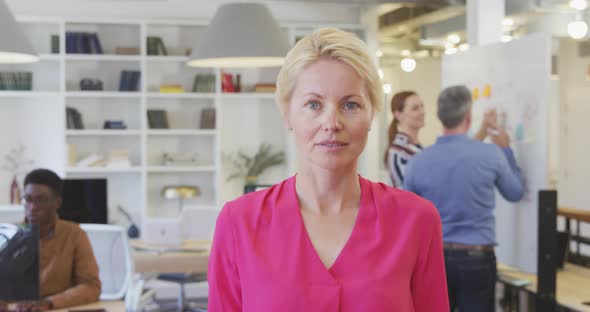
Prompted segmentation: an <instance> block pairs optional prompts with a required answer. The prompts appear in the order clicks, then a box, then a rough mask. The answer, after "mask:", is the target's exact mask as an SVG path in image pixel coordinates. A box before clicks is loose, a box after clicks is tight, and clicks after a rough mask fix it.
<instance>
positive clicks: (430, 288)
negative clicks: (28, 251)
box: [208, 176, 449, 312]
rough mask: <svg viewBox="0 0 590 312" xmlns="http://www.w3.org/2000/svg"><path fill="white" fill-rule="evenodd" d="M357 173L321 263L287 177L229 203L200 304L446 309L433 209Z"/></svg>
mask: <svg viewBox="0 0 590 312" xmlns="http://www.w3.org/2000/svg"><path fill="white" fill-rule="evenodd" d="M359 181H360V185H361V201H360V207H359V211H358V216H357V219H356V223H355V225H354V228H353V230H352V233H351V234H350V237H349V239H348V241H347V242H346V244H345V246H344V248H343V249H342V251H341V253H340V254H339V255H338V257H337V258H336V261H335V262H334V264H333V265H332V266H331V267H330V268H329V269H327V268H326V267H325V266H324V264H323V263H322V261H321V260H320V257H319V256H318V254H317V252H316V250H315V248H314V246H313V244H312V243H311V240H310V238H309V236H308V235H307V231H306V229H305V225H304V223H303V219H302V216H301V211H300V208H299V201H298V200H297V194H296V192H295V176H294V177H291V178H289V179H287V180H285V181H283V182H281V183H279V184H277V185H275V186H273V187H271V188H269V189H266V190H262V191H259V192H255V193H250V194H247V195H244V196H242V197H240V198H238V199H236V200H234V201H231V202H228V203H227V204H226V205H225V207H224V208H223V210H222V211H221V213H220V215H219V218H218V220H217V225H216V228H215V237H214V240H213V247H212V250H211V256H210V259H209V273H208V274H209V276H208V278H209V305H208V309H209V311H211V312H217V311H223V312H227V311H253V312H265V311H449V303H448V297H447V284H446V276H445V267H444V257H443V249H442V237H441V236H442V233H441V222H440V217H439V215H438V211H437V210H436V209H435V208H434V206H433V205H432V204H431V203H430V202H428V201H426V200H424V199H422V198H420V197H418V196H416V195H414V194H412V193H409V192H405V191H402V190H398V189H395V188H392V187H389V186H387V185H385V184H382V183H374V182H371V181H369V180H366V179H364V178H362V177H359Z"/></svg>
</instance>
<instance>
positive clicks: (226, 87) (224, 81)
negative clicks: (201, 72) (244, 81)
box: [221, 73, 235, 93]
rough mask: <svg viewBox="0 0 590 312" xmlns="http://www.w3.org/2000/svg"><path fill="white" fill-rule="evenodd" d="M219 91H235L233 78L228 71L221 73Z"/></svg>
mask: <svg viewBox="0 0 590 312" xmlns="http://www.w3.org/2000/svg"><path fill="white" fill-rule="evenodd" d="M221 92H224V93H233V92H235V87H234V78H233V76H232V74H230V73H222V74H221Z"/></svg>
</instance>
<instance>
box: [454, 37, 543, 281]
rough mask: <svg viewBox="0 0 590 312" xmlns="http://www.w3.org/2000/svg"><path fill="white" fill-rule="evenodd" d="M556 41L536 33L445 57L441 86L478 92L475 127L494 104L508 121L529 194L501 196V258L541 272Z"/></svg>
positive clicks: (498, 201) (498, 217) (498, 203)
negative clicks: (541, 209) (541, 201)
mask: <svg viewBox="0 0 590 312" xmlns="http://www.w3.org/2000/svg"><path fill="white" fill-rule="evenodd" d="M550 44H551V40H550V38H549V37H547V36H545V35H542V34H533V35H530V36H526V37H523V38H521V39H518V40H514V41H511V42H509V43H498V44H493V45H487V46H482V47H477V48H473V49H470V50H469V51H466V52H462V53H459V54H455V55H450V56H445V57H444V59H443V66H442V85H443V87H448V86H451V85H457V84H464V85H467V86H468V87H469V89H470V90H472V92H473V97H474V104H473V125H472V129H471V130H470V132H473V131H474V129H477V128H478V127H479V125H480V124H481V121H482V117H483V114H484V112H485V111H486V109H489V108H495V109H496V110H497V111H498V113H499V116H500V118H499V119H500V120H504V121H501V122H503V123H504V125H505V127H506V129H507V131H508V133H509V135H510V138H511V146H512V148H513V150H514V152H515V155H516V158H517V161H518V164H519V166H520V168H521V170H522V173H523V176H524V178H525V183H526V191H525V195H524V198H523V199H522V200H521V201H520V202H518V203H509V202H507V201H505V200H504V199H503V198H502V197H501V196H500V195H499V194H497V195H496V210H495V213H496V239H497V242H498V244H499V246H498V248H497V249H496V252H497V256H498V260H499V261H500V262H503V263H505V264H508V265H512V266H515V267H518V268H520V269H522V270H525V271H528V272H536V270H537V261H536V260H537V224H538V213H537V210H538V191H539V190H542V189H547V187H548V174H549V173H548V169H549V159H548V151H549V143H548V142H549V116H548V109H549V92H550V91H549V75H550V66H551V63H550V62H551V49H550Z"/></svg>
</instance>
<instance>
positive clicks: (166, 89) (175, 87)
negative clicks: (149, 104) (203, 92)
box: [160, 84, 184, 93]
mask: <svg viewBox="0 0 590 312" xmlns="http://www.w3.org/2000/svg"><path fill="white" fill-rule="evenodd" d="M183 92H184V88H183V87H182V85H180V84H162V85H160V93H183Z"/></svg>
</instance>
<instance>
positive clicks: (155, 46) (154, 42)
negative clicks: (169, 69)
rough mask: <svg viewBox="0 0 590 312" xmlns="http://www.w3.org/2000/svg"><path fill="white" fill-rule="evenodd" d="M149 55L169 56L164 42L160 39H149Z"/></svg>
mask: <svg viewBox="0 0 590 312" xmlns="http://www.w3.org/2000/svg"><path fill="white" fill-rule="evenodd" d="M147 55H168V51H167V50H166V46H165V45H164V41H163V40H162V38H160V37H155V36H150V37H147Z"/></svg>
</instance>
